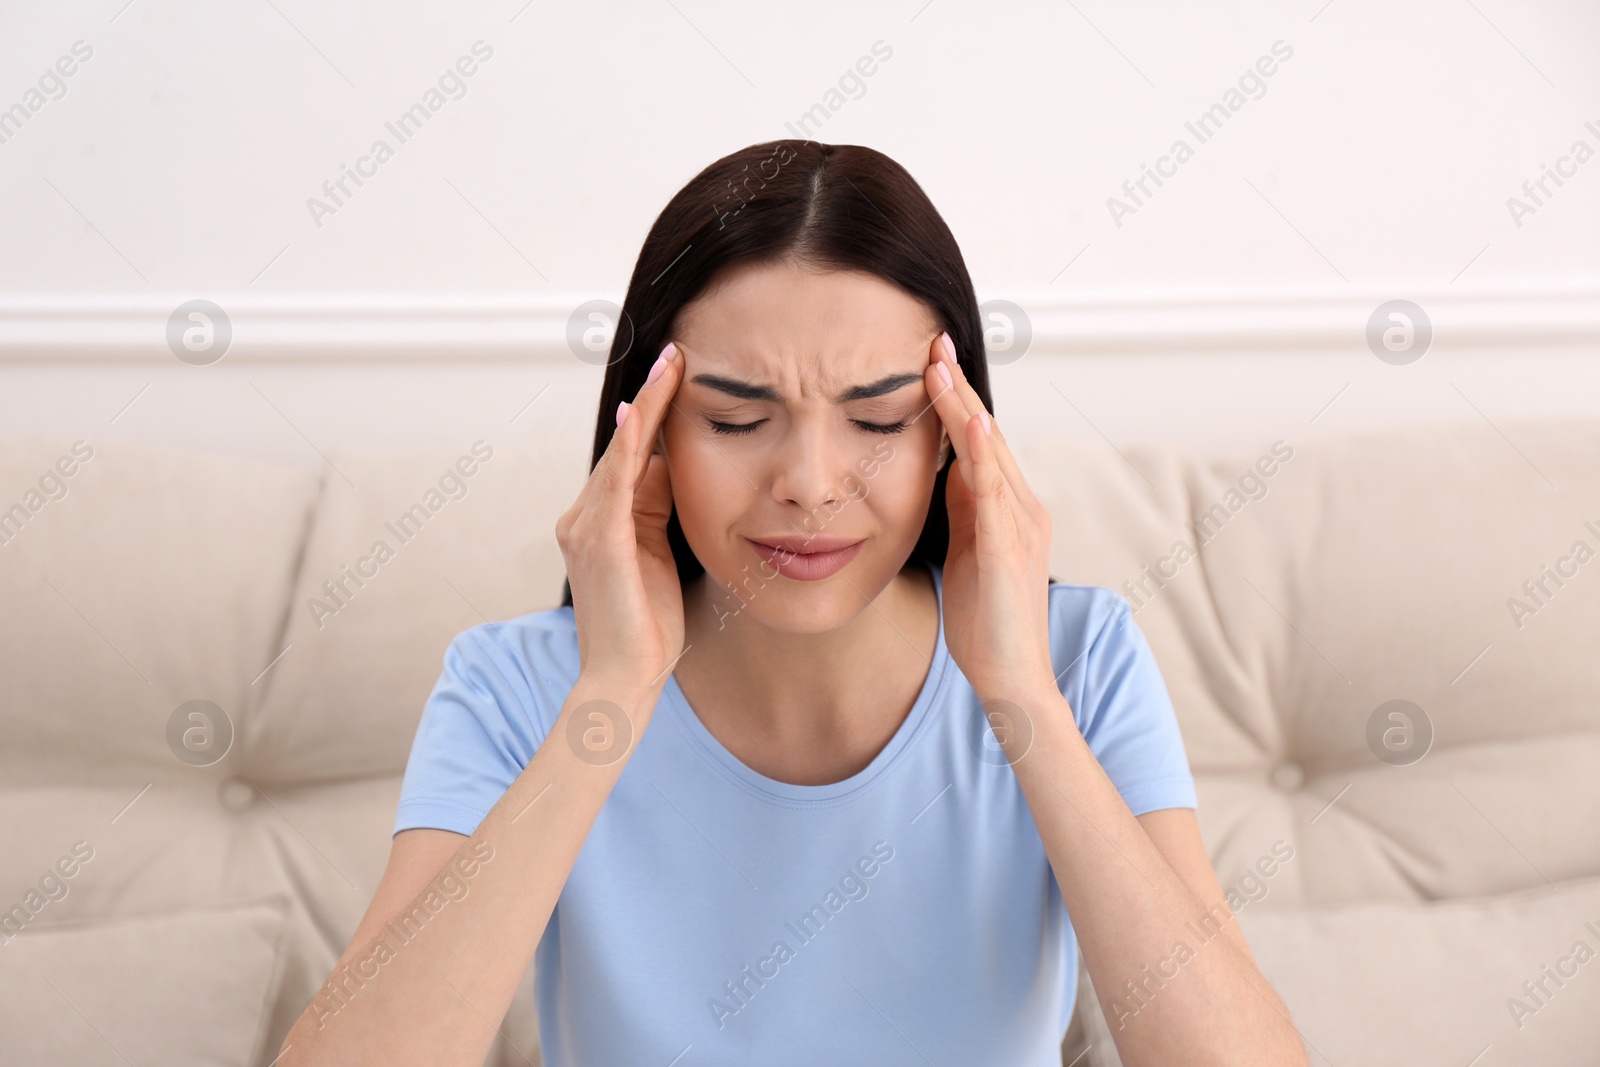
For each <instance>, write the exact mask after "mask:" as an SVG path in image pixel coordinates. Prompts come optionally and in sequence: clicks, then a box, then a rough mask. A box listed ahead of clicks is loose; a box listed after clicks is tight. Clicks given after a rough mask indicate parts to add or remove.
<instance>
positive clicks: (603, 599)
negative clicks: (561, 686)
mask: <svg viewBox="0 0 1600 1067" xmlns="http://www.w3.org/2000/svg"><path fill="white" fill-rule="evenodd" d="M683 364H684V359H683V356H682V354H681V353H680V352H679V351H678V346H677V345H676V344H670V343H669V344H668V345H667V346H666V348H664V349H663V350H662V353H661V356H660V357H658V359H657V361H656V367H655V368H652V371H651V373H652V374H655V375H656V377H655V380H654V381H647V382H646V383H645V384H644V385H643V386H641V387H640V389H639V392H638V394H637V396H636V397H635V398H634V402H633V403H632V404H628V403H627V402H626V401H624V402H623V404H622V405H620V406H619V408H618V414H619V416H620V417H621V425H619V426H618V427H617V429H616V431H615V432H614V433H613V434H612V435H611V441H610V443H609V444H608V445H607V446H606V450H605V452H604V454H602V455H601V457H600V462H599V463H596V464H595V467H594V470H592V471H590V472H589V480H588V481H587V482H585V483H584V486H583V491H582V492H580V493H579V494H578V499H577V500H576V501H575V502H574V503H573V505H572V507H570V508H568V509H567V510H566V512H565V513H563V514H562V516H561V518H560V519H558V520H557V521H556V541H557V542H558V543H559V544H560V546H561V555H562V557H563V558H564V559H565V560H566V565H567V581H568V582H569V583H570V584H571V586H572V604H573V613H574V615H575V617H576V621H577V626H578V655H579V657H580V660H581V667H580V671H581V673H582V674H584V675H587V676H590V677H596V678H603V679H607V680H610V681H617V682H621V683H625V684H629V685H637V686H640V687H644V686H646V685H650V684H655V683H656V682H658V681H659V680H660V678H661V676H662V675H663V674H665V673H666V671H667V670H668V668H669V666H670V665H671V664H672V662H673V661H674V660H675V659H676V658H677V657H678V655H679V653H680V652H681V651H682V649H683V638H684V622H683V589H682V587H681V585H680V584H679V582H678V567H677V563H676V561H675V560H674V559H673V555H672V547H671V546H670V545H669V544H668V543H667V520H668V519H669V518H670V517H671V515H672V482H671V479H670V478H669V477H668V474H667V458H666V456H665V455H663V454H661V453H660V452H658V451H655V448H656V440H657V436H658V431H659V430H660V428H661V425H662V422H663V420H664V418H665V416H666V411H667V407H668V404H669V403H670V402H671V400H672V397H673V395H674V394H675V393H676V392H677V390H678V385H679V383H680V382H682V380H683Z"/></svg>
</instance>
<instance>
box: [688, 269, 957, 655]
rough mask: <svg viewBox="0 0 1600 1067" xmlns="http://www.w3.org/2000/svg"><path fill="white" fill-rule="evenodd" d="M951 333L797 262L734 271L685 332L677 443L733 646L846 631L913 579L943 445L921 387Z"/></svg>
mask: <svg viewBox="0 0 1600 1067" xmlns="http://www.w3.org/2000/svg"><path fill="white" fill-rule="evenodd" d="M938 332H939V328H938V326H937V324H936V323H935V320H934V318H933V316H932V315H931V313H930V312H929V310H928V309H927V308H926V307H925V306H924V305H923V304H922V303H921V302H919V301H918V300H916V299H915V298H913V297H911V296H908V295H907V294H905V293H904V292H902V291H901V290H900V289H898V288H896V287H895V286H894V285H892V284H890V283H889V282H886V281H884V280H883V279H881V278H878V277H877V276H875V275H872V274H866V273H862V272H857V271H828V272H819V271H817V270H808V269H805V268H802V267H800V266H798V265H796V264H793V263H787V262H786V263H784V264H781V265H775V264H763V265H752V264H741V265H739V266H736V267H733V268H730V269H729V270H728V271H726V272H725V273H724V274H723V275H721V276H720V277H719V278H717V279H716V280H715V281H714V282H713V283H712V285H711V286H709V287H708V288H707V290H706V292H704V293H703V294H701V296H700V297H699V298H698V299H697V300H695V301H694V302H692V303H691V304H689V305H687V306H686V307H685V308H684V309H683V311H682V312H681V313H680V314H679V316H678V321H677V329H676V332H674V333H673V334H672V336H671V340H673V341H676V342H677V344H678V347H679V350H680V351H681V352H682V353H683V358H684V379H683V383H682V385H681V386H680V387H679V389H678V391H677V394H676V395H675V396H674V398H673V402H672V407H671V408H670V409H669V410H668V412H667V414H666V417H665V420H664V424H663V426H662V439H663V441H664V444H665V451H666V455H667V463H668V469H669V471H670V473H671V476H672V493H673V501H674V503H675V504H676V506H677V510H678V521H679V522H680V523H681V525H682V527H683V532H684V537H685V539H686V540H687V541H688V542H689V546H690V547H691V548H692V549H693V550H694V553H695V556H696V557H698V558H699V560H700V562H701V563H702V564H703V565H704V566H705V568H706V573H707V580H708V586H707V589H706V593H707V598H708V599H709V600H710V601H711V603H712V606H713V611H714V612H715V616H716V620H715V621H716V623H717V626H718V628H721V627H722V626H724V625H728V624H730V623H731V622H732V621H733V620H734V619H735V618H736V617H738V616H747V618H746V619H745V621H751V620H752V619H758V620H759V621H760V622H762V623H763V624H764V625H767V626H770V627H773V628H775V629H780V630H786V631H792V632H820V631H825V630H831V629H836V628H838V627H839V626H841V625H842V624H843V623H845V622H847V621H849V620H850V619H851V618H853V617H855V616H856V615H857V614H859V613H860V612H861V611H862V610H864V609H865V607H866V605H867V601H868V600H870V599H872V598H874V597H876V596H877V595H878V594H879V593H880V592H881V591H882V590H883V589H884V588H885V587H887V586H888V584H889V583H890V581H892V580H893V578H894V577H895V575H896V574H898V573H899V571H900V569H901V567H903V566H904V565H905V561H906V560H907V559H908V558H909V557H910V555H911V550H912V548H914V547H915V545H916V543H917V538H918V537H919V536H920V535H921V533H922V526H923V522H924V520H925V518H926V517H927V513H928V507H929V502H930V501H931V499H932V494H933V486H934V478H935V476H936V474H937V471H936V470H935V468H934V463H935V460H936V457H937V455H938V452H939V447H940V445H941V443H942V441H943V440H944V439H945V438H944V434H943V431H942V427H941V425H940V423H939V418H938V414H937V413H936V412H935V411H934V410H933V408H932V407H931V406H930V404H931V398H930V397H929V395H928V390H927V387H926V386H925V385H924V384H923V372H924V371H925V369H926V368H927V366H928V360H929V350H930V346H931V345H932V343H933V339H934V338H935V337H936V336H938ZM778 539H787V540H788V542H789V543H788V544H784V545H779V546H777V549H776V550H775V549H774V548H773V547H763V545H769V544H770V543H771V542H773V541H775V540H778ZM758 542H759V544H758ZM838 545H845V546H853V547H846V548H845V549H844V550H843V551H842V552H841V553H839V554H837V555H833V556H832V558H827V557H824V556H823V555H820V554H816V553H818V550H828V549H834V548H835V547H836V546H838ZM807 554H815V555H813V556H812V558H811V559H809V560H808V559H807V558H806V555H807ZM691 610H694V608H693V606H691Z"/></svg>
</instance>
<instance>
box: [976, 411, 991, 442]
mask: <svg viewBox="0 0 1600 1067" xmlns="http://www.w3.org/2000/svg"><path fill="white" fill-rule="evenodd" d="M978 421H979V422H981V423H983V436H985V437H988V436H989V413H988V412H987V411H980V412H978Z"/></svg>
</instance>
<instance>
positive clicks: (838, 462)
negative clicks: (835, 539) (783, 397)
mask: <svg viewBox="0 0 1600 1067" xmlns="http://www.w3.org/2000/svg"><path fill="white" fill-rule="evenodd" d="M828 423H829V420H827V419H826V418H818V419H801V420H797V421H795V422H794V423H793V424H792V429H791V430H790V431H789V433H788V434H786V435H785V437H784V440H783V441H782V443H780V445H779V446H778V447H777V448H776V449H774V450H773V452H772V461H773V470H772V475H771V477H772V498H773V500H775V501H777V502H778V503H780V504H792V505H796V506H798V507H800V508H801V509H803V510H804V511H806V512H808V513H809V512H813V511H816V510H817V509H818V508H822V507H837V506H838V505H839V503H840V502H841V501H843V499H844V498H845V496H846V494H847V491H848V486H847V485H846V479H847V478H849V477H850V476H851V475H852V474H853V473H854V472H855V468H856V462H857V459H858V458H859V457H858V456H857V455H856V452H855V451H854V450H853V449H852V448H851V446H850V443H847V442H845V441H841V440H840V439H839V438H838V435H837V432H836V431H834V430H833V429H832V428H831V427H830V426H829V424H828Z"/></svg>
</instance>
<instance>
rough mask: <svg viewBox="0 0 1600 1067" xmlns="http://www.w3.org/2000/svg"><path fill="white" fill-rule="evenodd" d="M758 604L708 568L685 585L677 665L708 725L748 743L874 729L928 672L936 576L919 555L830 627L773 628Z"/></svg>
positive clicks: (903, 706)
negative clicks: (682, 647) (743, 599)
mask: <svg viewBox="0 0 1600 1067" xmlns="http://www.w3.org/2000/svg"><path fill="white" fill-rule="evenodd" d="M861 593H862V595H863V597H866V596H871V591H870V590H866V589H863V590H861ZM759 595H760V594H759V593H757V594H756V596H759ZM754 605H755V601H754V598H751V600H750V601H749V603H748V604H747V605H746V606H745V607H743V608H742V609H741V608H740V604H739V601H738V600H736V599H731V595H730V594H729V593H727V591H726V590H721V589H718V588H717V587H716V586H715V585H714V584H713V583H712V582H710V581H709V580H708V577H707V576H706V575H704V574H702V575H701V576H700V577H699V578H697V579H696V580H695V581H694V583H693V584H692V588H690V589H687V590H685V593H684V606H685V610H686V612H687V613H688V616H689V618H688V620H687V621H686V623H685V636H686V640H687V643H688V644H689V645H690V646H692V647H691V648H690V650H689V652H688V654H687V655H685V656H684V657H683V659H681V660H680V661H679V662H678V667H677V670H676V672H675V673H676V674H677V675H678V679H679V685H680V686H681V687H682V688H683V689H684V692H685V696H687V697H688V698H689V701H690V703H691V704H692V705H694V706H695V707H696V709H697V711H701V712H702V718H707V717H710V718H713V719H716V720H718V721H716V722H707V723H706V725H707V727H708V728H711V729H712V730H713V732H718V727H721V729H722V730H723V731H726V732H727V733H729V734H730V735H733V736H735V737H743V738H745V739H746V740H747V742H749V743H752V744H756V743H762V742H767V743H772V744H782V745H790V744H793V745H806V744H808V743H809V744H816V743H835V742H837V740H839V739H848V738H849V737H851V736H852V735H862V736H867V737H877V736H878V735H880V734H881V733H882V732H883V725H884V724H883V723H882V722H879V721H877V720H879V719H884V718H886V717H887V718H890V719H892V721H893V722H894V723H895V724H898V723H899V721H900V720H901V718H903V716H904V714H905V712H906V711H907V710H908V708H909V703H908V700H909V698H907V697H906V691H907V689H908V687H909V692H910V694H911V696H912V697H914V696H915V693H916V692H917V690H918V689H919V688H920V682H921V680H922V679H923V678H925V677H926V676H927V672H928V666H929V656H930V655H931V653H932V650H933V647H934V642H935V639H936V637H937V634H938V626H939V620H938V610H937V598H936V596H935V595H934V590H933V581H932V577H931V576H930V575H929V574H928V572H927V571H926V569H924V568H923V567H922V566H921V565H919V564H913V565H909V566H907V567H906V568H905V569H904V570H902V571H901V572H900V573H898V574H896V575H895V576H894V577H893V578H892V579H891V580H890V582H889V584H888V585H887V586H885V587H884V588H883V589H882V590H881V591H879V592H878V593H877V595H876V596H873V597H872V599H871V602H870V603H863V604H862V607H861V610H860V611H859V612H858V613H857V614H856V615H855V616H854V617H853V618H851V619H850V620H849V621H848V622H846V623H845V624H844V625H842V626H840V627H838V628H837V629H833V630H825V631H820V632H814V633H796V632H793V631H788V630H778V629H774V628H773V627H771V626H768V625H766V624H764V623H763V622H762V621H761V620H760V619H759V617H758V616H757V614H756V612H755V611H754V610H752V607H753V606H754ZM735 609H738V610H735ZM685 679H687V680H688V681H687V684H685ZM691 689H692V690H693V693H691V692H690V690H691ZM697 697H698V698H699V699H698V700H697ZM717 709H722V711H721V712H719V711H718V710H717ZM735 709H736V714H735ZM724 717H725V718H726V721H723V720H724ZM735 718H736V720H737V721H735ZM890 732H891V733H892V730H891V731H890Z"/></svg>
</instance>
